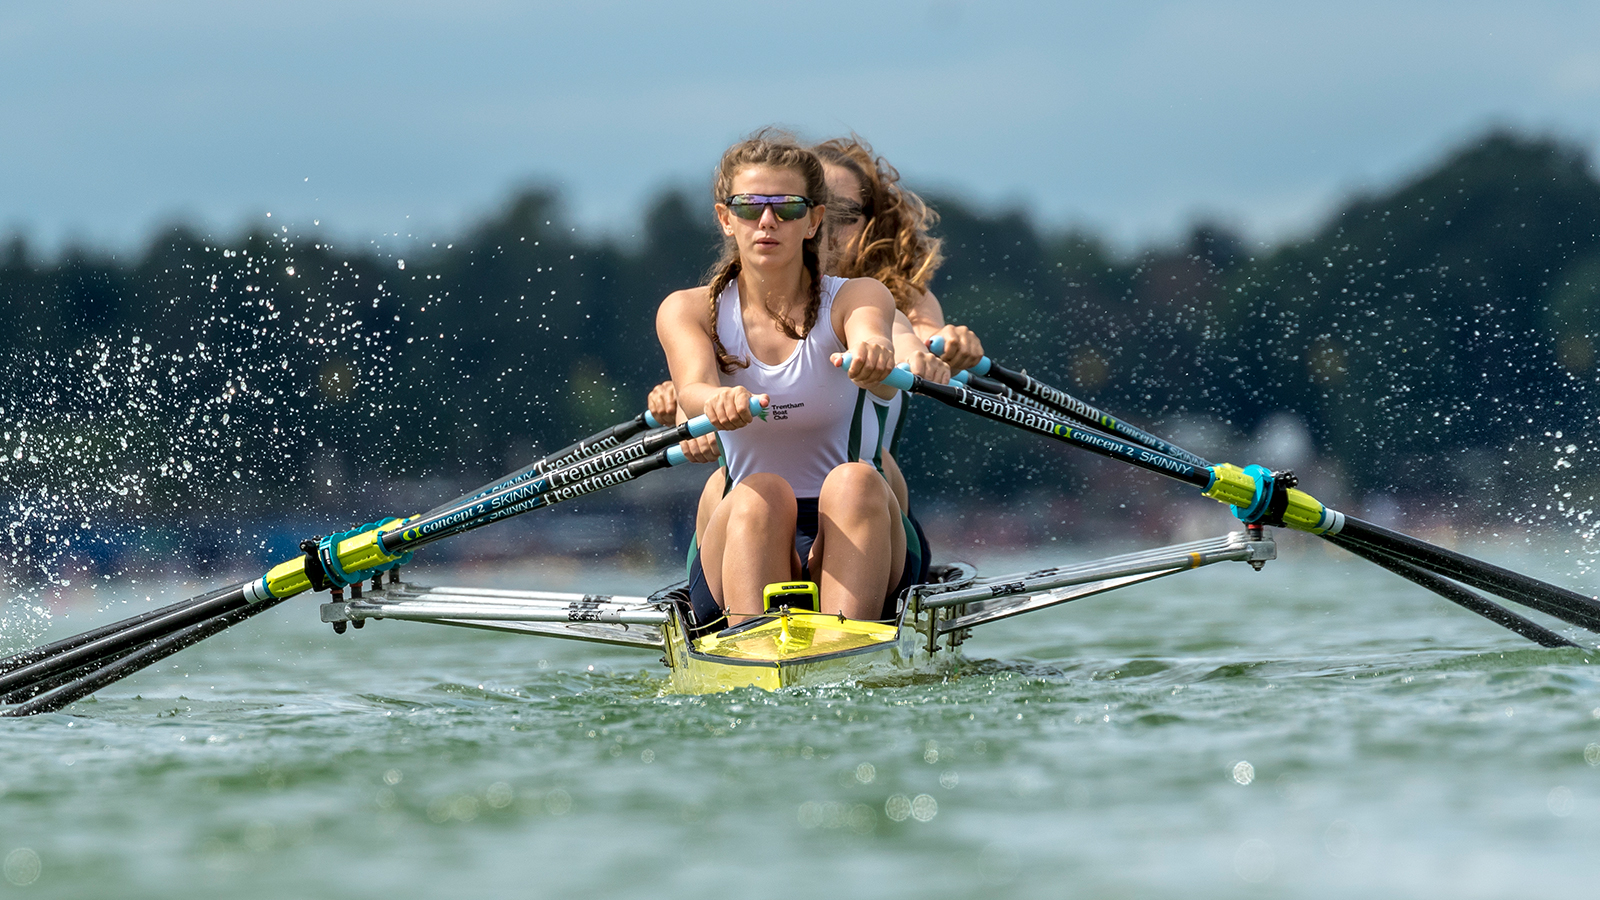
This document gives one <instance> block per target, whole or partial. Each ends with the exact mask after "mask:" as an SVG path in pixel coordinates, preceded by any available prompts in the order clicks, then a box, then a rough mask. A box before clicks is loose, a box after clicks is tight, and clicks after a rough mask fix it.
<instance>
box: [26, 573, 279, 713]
mask: <svg viewBox="0 0 1600 900" xmlns="http://www.w3.org/2000/svg"><path fill="white" fill-rule="evenodd" d="M281 602H283V601H282V600H265V601H262V602H260V603H256V604H252V605H250V606H246V607H243V608H240V609H235V610H233V611H231V612H227V613H223V614H221V615H216V616H212V617H211V618H209V619H206V620H204V621H200V622H196V623H194V624H192V625H189V626H187V627H185V628H180V629H178V630H177V631H174V632H172V633H170V634H167V635H166V636H164V637H161V638H159V639H157V640H154V641H151V642H150V643H148V644H145V645H144V646H142V647H140V648H139V649H137V650H135V651H133V652H132V653H128V654H127V655H125V656H121V657H119V658H117V659H115V660H114V661H112V662H110V663H108V664H106V665H104V666H101V667H100V668H98V669H95V670H94V671H92V672H90V673H89V674H87V675H84V676H83V677H81V678H79V679H77V680H76V681H73V682H70V683H68V684H66V685H63V686H61V687H58V688H56V689H54V690H52V691H50V692H48V693H45V694H41V695H39V696H37V697H35V698H33V699H32V700H29V701H28V702H26V703H23V704H21V705H18V706H14V707H12V708H10V709H8V710H5V711H3V712H0V716H8V717H22V716H32V715H37V714H38V713H45V712H55V711H56V710H58V709H60V708H62V707H63V706H66V705H67V704H69V703H73V702H75V701H77V700H81V699H83V698H84V697H87V696H89V695H90V694H92V693H94V692H95V691H98V690H100V689H101V688H103V687H105V686H106V685H108V684H111V683H113V682H116V681H119V680H121V679H123V678H126V677H128V676H129V675H132V674H133V673H135V672H137V671H139V670H140V669H143V668H145V667H146V666H150V665H154V664H155V663H158V662H160V661H161V660H163V659H166V658H167V657H169V656H171V655H172V654H174V653H177V652H178V651H179V650H182V649H184V648H185V647H189V646H192V645H194V644H197V643H199V642H200V641H203V640H205V639H206V638H208V637H211V636H212V635H215V634H218V633H220V632H222V631H223V630H224V629H227V628H229V627H231V626H233V625H237V624H238V623H240V622H243V621H244V620H245V619H248V618H250V617H252V616H257V615H260V614H261V613H264V612H266V611H267V610H268V609H271V608H272V607H274V606H277V605H278V604H279V603H281Z"/></svg>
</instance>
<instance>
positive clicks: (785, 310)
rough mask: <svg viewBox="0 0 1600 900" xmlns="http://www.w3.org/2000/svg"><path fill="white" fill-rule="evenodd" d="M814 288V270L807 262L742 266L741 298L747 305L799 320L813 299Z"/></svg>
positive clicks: (740, 277)
mask: <svg viewBox="0 0 1600 900" xmlns="http://www.w3.org/2000/svg"><path fill="white" fill-rule="evenodd" d="M810 288H811V278H810V273H808V272H807V271H806V269H805V267H804V266H785V267H784V268H783V269H781V270H778V271H762V270H760V269H754V268H751V267H749V266H744V267H741V268H740V270H739V299H740V301H741V303H742V304H743V305H744V306H746V307H747V308H750V307H753V308H756V309H766V310H767V311H768V312H770V313H772V314H774V315H781V316H787V317H789V318H790V319H793V320H796V321H798V319H799V318H800V317H801V316H802V315H803V314H804V313H805V309H806V305H807V304H808V303H810V301H811V290H810Z"/></svg>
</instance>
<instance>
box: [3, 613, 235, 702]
mask: <svg viewBox="0 0 1600 900" xmlns="http://www.w3.org/2000/svg"><path fill="white" fill-rule="evenodd" d="M231 590H233V588H221V589H219V590H215V591H212V592H211V593H209V594H201V595H200V596H198V597H190V598H189V599H187V600H179V601H178V602H177V603H173V604H169V605H167V606H163V607H161V608H160V609H152V610H150V611H149V612H144V613H140V614H139V615H137V616H132V617H129V618H126V619H122V620H121V621H117V622H112V623H111V624H110V625H102V626H100V627H99V628H94V629H91V630H89V631H85V632H84V633H83V634H75V635H73V636H72V637H69V638H62V639H61V640H59V641H56V642H55V643H51V644H45V645H43V646H41V647H34V648H33V649H31V650H24V651H22V652H21V653H18V654H16V655H14V656H10V657H7V658H5V659H3V660H0V673H4V672H9V671H11V670H12V669H20V668H22V667H23V666H25V665H28V664H29V663H33V662H38V661H39V660H41V659H44V658H45V657H47V656H51V655H54V654H56V653H60V652H62V651H64V650H71V649H72V648H74V647H81V646H83V645H84V644H87V643H89V642H90V641H95V640H99V639H100V638H103V637H105V636H106V635H108V634H114V633H116V632H118V631H121V630H122V629H124V628H130V627H132V626H134V625H138V624H139V623H141V622H148V621H150V620H151V619H154V618H156V617H157V616H163V615H166V614H168V613H171V612H176V611H177V610H180V609H185V608H187V607H190V606H193V605H195V604H196V603H202V602H204V601H206V600H210V599H211V598H213V597H217V596H221V595H222V594H225V593H227V592H228V591H231ZM0 702H3V701H0Z"/></svg>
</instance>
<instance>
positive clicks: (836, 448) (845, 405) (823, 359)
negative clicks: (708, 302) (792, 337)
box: [717, 275, 888, 498]
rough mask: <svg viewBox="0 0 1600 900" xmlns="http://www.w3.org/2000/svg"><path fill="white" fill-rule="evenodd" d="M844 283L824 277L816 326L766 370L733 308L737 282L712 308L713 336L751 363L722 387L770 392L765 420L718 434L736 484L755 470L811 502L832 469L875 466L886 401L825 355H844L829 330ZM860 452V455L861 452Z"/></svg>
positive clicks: (726, 376) (724, 380) (727, 376)
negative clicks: (714, 311) (858, 384)
mask: <svg viewBox="0 0 1600 900" xmlns="http://www.w3.org/2000/svg"><path fill="white" fill-rule="evenodd" d="M844 283H845V279H843V278H835V277H833V276H831V275H824V276H823V278H822V306H821V308H820V309H819V310H818V311H817V323H816V325H814V326H813V327H812V329H811V333H810V334H808V335H806V337H805V340H803V341H799V342H798V343H796V344H795V348H794V352H792V353H790V354H789V358H788V359H786V360H784V361H783V362H781V363H778V364H777V365H767V364H766V363H764V362H762V361H761V360H759V359H757V358H756V356H755V354H754V353H751V352H750V343H749V341H748V340H747V339H746V338H745V333H744V318H743V317H742V316H741V315H740V309H739V284H738V282H737V281H734V282H733V283H731V284H729V285H728V286H727V288H726V289H724V290H723V292H722V296H721V298H719V300H718V303H717V336H718V337H719V338H721V339H722V346H723V347H724V348H725V349H726V350H727V351H728V353H729V354H730V355H731V356H733V357H734V358H735V359H742V360H745V361H746V362H748V363H749V365H748V366H746V367H744V368H742V369H735V370H734V371H733V373H732V374H724V375H722V383H723V384H724V385H728V386H733V385H738V386H740V387H743V388H745V389H746V390H748V391H749V392H750V393H752V394H769V395H771V398H772V404H771V406H769V407H768V411H767V421H765V422H761V421H756V422H753V423H751V424H749V425H746V426H745V427H743V428H738V429H735V430H733V431H724V432H722V433H721V438H722V449H723V453H724V454H725V455H726V457H727V460H728V477H729V479H730V485H731V484H738V483H739V482H741V481H743V480H744V479H745V478H747V477H748V476H750V475H753V474H755V473H757V472H771V473H772V474H774V475H777V476H779V477H781V478H783V479H784V480H785V481H787V482H789V486H790V487H791V488H793V489H794V495H795V496H796V497H801V498H809V497H816V496H818V495H820V494H821V493H822V482H823V480H824V479H826V478H827V477H828V473H829V472H832V471H833V470H834V468H835V467H837V466H841V465H843V464H845V463H847V462H855V461H857V460H861V459H863V458H865V459H866V460H868V461H871V462H873V463H874V464H881V457H880V456H879V453H880V450H879V448H880V446H881V442H882V438H881V434H880V431H881V428H882V422H883V418H884V416H885V415H887V411H888V407H887V401H879V400H878V399H877V398H876V397H874V396H873V395H872V394H871V393H869V392H868V391H865V390H863V389H861V388H859V387H856V385H855V383H854V382H852V381H851V380H850V379H849V378H848V377H846V375H845V374H844V372H843V371H842V370H840V369H838V368H836V367H834V365H833V362H832V361H831V360H830V359H829V357H830V356H831V355H832V354H834V353H843V352H845V350H846V349H847V348H846V347H845V345H844V341H842V340H840V339H839V336H838V335H837V334H835V333H834V330H833V315H832V312H833V298H834V295H835V294H837V293H838V292H839V288H840V286H842V285H843V284H844ZM863 449H865V450H866V453H865V454H863V453H862V450H863Z"/></svg>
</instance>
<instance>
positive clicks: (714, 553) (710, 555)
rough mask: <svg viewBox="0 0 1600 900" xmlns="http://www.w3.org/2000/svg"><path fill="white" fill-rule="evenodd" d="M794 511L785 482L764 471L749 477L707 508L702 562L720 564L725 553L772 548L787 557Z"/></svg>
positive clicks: (760, 552) (790, 551)
mask: <svg viewBox="0 0 1600 900" xmlns="http://www.w3.org/2000/svg"><path fill="white" fill-rule="evenodd" d="M708 489H709V485H708ZM795 512H796V504H795V499H794V489H793V488H791V487H789V482H787V481H785V480H783V479H782V478H780V477H778V476H777V475H772V474H769V473H766V472H758V473H756V474H754V475H751V476H749V477H748V478H746V479H744V480H743V481H741V482H739V483H738V484H736V485H734V486H733V489H732V490H730V491H728V493H727V494H726V495H724V496H723V497H722V499H721V500H719V501H718V502H717V504H716V508H715V509H713V510H712V511H711V515H710V517H709V518H708V520H707V522H706V526H705V535H704V540H702V541H701V555H702V557H703V558H704V560H705V565H707V566H708V567H709V566H710V565H711V564H712V563H713V561H715V562H716V563H718V564H720V563H721V561H722V557H723V555H724V554H725V553H729V552H736V553H741V554H746V555H748V554H756V555H764V552H763V551H768V550H773V549H774V548H776V549H777V550H780V551H782V554H781V555H783V556H784V558H785V559H787V558H788V556H790V555H793V550H794V521H795ZM768 545H771V546H770V547H769V546H768Z"/></svg>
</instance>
